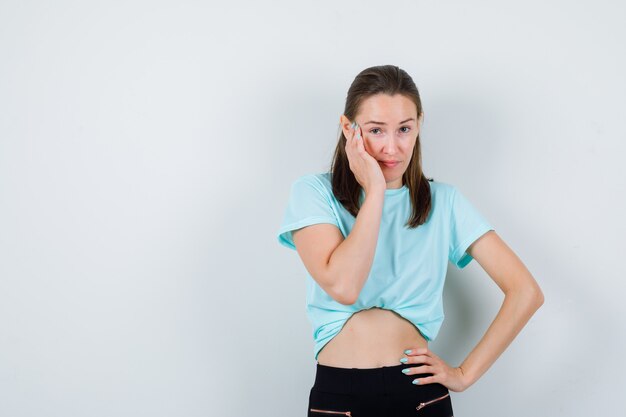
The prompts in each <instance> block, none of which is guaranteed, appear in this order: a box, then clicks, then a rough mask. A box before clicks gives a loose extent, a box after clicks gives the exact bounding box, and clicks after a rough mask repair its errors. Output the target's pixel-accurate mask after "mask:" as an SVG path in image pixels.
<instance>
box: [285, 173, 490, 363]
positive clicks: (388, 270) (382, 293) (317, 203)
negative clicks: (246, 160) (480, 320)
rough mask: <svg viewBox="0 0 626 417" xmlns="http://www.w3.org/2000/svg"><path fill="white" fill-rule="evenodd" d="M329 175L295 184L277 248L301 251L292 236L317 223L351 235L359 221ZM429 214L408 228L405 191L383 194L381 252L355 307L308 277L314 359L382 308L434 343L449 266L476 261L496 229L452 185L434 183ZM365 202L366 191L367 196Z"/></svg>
mask: <svg viewBox="0 0 626 417" xmlns="http://www.w3.org/2000/svg"><path fill="white" fill-rule="evenodd" d="M330 175H331V174H330V173H329V172H325V173H320V174H306V175H303V176H301V177H299V178H297V179H296V180H295V181H294V182H293V183H292V185H291V191H290V195H289V199H288V202H287V208H286V210H285V213H284V217H283V221H282V224H281V226H280V228H279V230H278V234H277V237H278V242H279V243H280V244H282V245H284V246H286V247H288V248H290V249H293V250H295V249H296V247H295V245H294V243H293V240H292V236H291V232H292V231H294V230H296V229H300V228H302V227H305V226H309V225H312V224H318V223H330V224H334V225H335V226H337V227H338V228H339V230H340V231H341V233H342V234H343V236H344V238H345V237H346V236H348V234H349V233H350V231H351V230H352V227H353V225H354V222H355V220H356V218H355V217H354V216H353V215H352V214H350V213H349V212H348V211H347V210H346V209H345V208H344V207H343V206H342V205H341V203H340V202H339V201H337V200H336V199H335V197H334V195H333V193H332V185H331V182H330ZM429 184H430V190H431V195H432V203H431V204H432V206H431V211H430V213H429V215H428V217H427V220H426V222H425V223H424V224H422V225H420V226H418V227H417V228H414V229H410V228H408V227H406V226H405V223H406V222H407V220H408V219H409V217H410V215H411V210H412V207H411V200H410V195H409V189H408V188H407V187H406V185H404V186H402V187H401V188H396V189H387V190H385V200H384V204H383V213H382V218H381V225H380V231H379V235H378V242H377V245H376V252H375V255H374V261H373V264H372V268H371V270H370V274H369V276H368V278H367V281H366V282H365V284H364V286H363V288H362V290H361V293H360V294H359V297H358V299H357V301H356V302H355V303H354V304H351V305H343V304H341V303H339V302H337V301H335V300H334V299H333V298H332V297H330V296H329V295H328V294H327V293H326V292H325V291H324V290H323V289H322V287H320V286H319V285H318V284H317V282H316V281H315V280H314V279H313V277H311V275H310V274H309V273H308V271H307V270H306V268H305V272H306V275H307V276H306V313H307V317H308V319H309V321H310V322H311V324H312V326H313V339H314V341H315V348H314V354H315V360H317V356H318V354H319V352H320V350H321V349H322V348H323V347H324V345H325V344H326V343H328V342H329V341H330V340H331V339H332V338H333V337H334V336H336V335H337V333H339V332H340V331H341V329H342V327H343V325H344V324H345V322H346V321H347V320H348V318H350V316H351V315H352V314H354V313H356V312H358V311H360V310H363V309H369V308H372V307H379V308H384V309H389V310H393V311H395V312H396V313H397V314H399V315H400V316H402V317H404V318H406V319H407V320H409V321H410V322H411V323H413V325H415V326H416V328H417V329H418V330H419V331H420V332H421V334H422V335H423V336H424V338H425V339H426V340H428V341H430V340H434V339H435V337H436V336H437V333H438V332H439V329H440V327H441V324H442V322H443V319H444V312H443V299H442V293H443V286H444V281H445V277H446V271H447V268H448V260H449V261H450V262H452V263H453V264H454V265H455V266H456V267H457V268H458V269H462V268H464V267H465V266H466V265H467V264H468V263H470V262H471V261H472V259H473V258H472V257H471V256H470V255H469V254H467V253H466V252H465V250H466V249H467V248H468V247H469V246H470V245H471V244H472V242H474V241H475V240H476V239H478V238H479V237H480V236H482V235H483V234H484V233H486V232H487V231H489V230H493V227H492V226H491V224H490V223H489V222H488V221H487V220H486V219H485V218H484V217H483V216H482V215H481V213H480V212H478V210H477V209H476V208H475V207H474V206H473V205H472V204H471V203H470V202H469V201H468V199H467V198H465V196H463V194H461V192H460V191H459V190H457V189H456V187H454V186H453V185H450V184H446V183H443V182H438V181H429ZM361 197H362V198H363V197H364V191H363V190H361Z"/></svg>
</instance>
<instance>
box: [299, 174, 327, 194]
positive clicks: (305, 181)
mask: <svg viewBox="0 0 626 417" xmlns="http://www.w3.org/2000/svg"><path fill="white" fill-rule="evenodd" d="M294 188H295V189H302V188H305V189H309V190H316V191H318V192H319V193H320V194H324V195H326V196H330V195H331V194H332V189H333V187H332V183H331V179H330V172H320V173H308V174H304V175H301V176H299V177H297V178H296V179H295V180H294V181H293V183H292V189H294Z"/></svg>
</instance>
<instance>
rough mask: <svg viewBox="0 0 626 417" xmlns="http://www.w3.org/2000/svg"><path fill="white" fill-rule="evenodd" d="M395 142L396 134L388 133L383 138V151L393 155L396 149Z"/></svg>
mask: <svg viewBox="0 0 626 417" xmlns="http://www.w3.org/2000/svg"><path fill="white" fill-rule="evenodd" d="M397 148H398V146H397V143H396V136H395V135H389V136H388V137H387V139H386V140H385V144H384V147H383V152H384V153H386V154H389V155H394V154H395V153H396V151H397Z"/></svg>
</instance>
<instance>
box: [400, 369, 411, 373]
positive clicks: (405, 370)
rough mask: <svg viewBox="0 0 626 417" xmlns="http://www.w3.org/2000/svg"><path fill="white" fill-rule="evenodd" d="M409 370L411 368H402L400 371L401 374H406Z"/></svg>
mask: <svg viewBox="0 0 626 417" xmlns="http://www.w3.org/2000/svg"><path fill="white" fill-rule="evenodd" d="M410 370H411V368H404V369H403V370H402V373H403V374H408V373H409V371H410Z"/></svg>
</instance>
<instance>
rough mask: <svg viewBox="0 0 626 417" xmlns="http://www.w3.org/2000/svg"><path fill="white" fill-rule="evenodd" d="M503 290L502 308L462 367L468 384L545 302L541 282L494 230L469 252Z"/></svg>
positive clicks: (480, 374) (502, 349) (477, 242)
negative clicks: (540, 286)
mask: <svg viewBox="0 0 626 417" xmlns="http://www.w3.org/2000/svg"><path fill="white" fill-rule="evenodd" d="M466 252H467V253H469V254H470V255H471V256H472V257H473V258H474V259H475V260H476V261H477V262H478V263H479V264H480V265H481V266H482V268H483V269H484V270H485V272H487V274H489V276H490V277H491V278H492V279H493V280H494V281H495V283H496V284H497V285H498V287H500V289H501V290H502V291H503V292H504V294H505V297H504V301H503V303H502V307H501V308H500V310H499V311H498V314H497V315H496V317H495V319H494V320H493V322H492V323H491V325H490V326H489V328H488V329H487V331H486V332H485V334H484V336H483V337H482V339H481V340H480V341H479V342H478V344H477V345H476V347H475V348H474V349H473V350H472V351H471V352H470V353H469V355H468V356H467V357H466V358H465V360H464V361H463V363H462V364H461V365H460V366H459V368H460V369H461V371H462V374H463V378H464V379H465V385H466V387H469V386H470V385H472V384H473V383H474V382H476V381H477V380H478V379H479V378H480V377H481V376H482V375H483V374H484V373H485V372H486V371H487V369H489V367H491V365H492V364H493V363H494V362H495V361H496V359H497V358H498V357H499V356H500V355H501V354H502V352H504V350H505V349H506V348H507V347H508V346H509V345H510V344H511V342H512V341H513V339H514V338H515V337H516V336H517V334H518V333H519V332H520V331H521V330H522V328H523V327H524V326H525V325H526V323H527V322H528V320H530V318H531V317H532V315H533V314H534V313H535V311H537V309H539V307H540V306H541V305H542V304H543V302H544V297H543V293H542V291H541V289H540V288H539V285H538V284H537V282H536V281H535V279H534V278H533V276H532V275H531V273H530V272H529V271H528V269H527V268H526V266H525V265H524V264H523V263H522V261H521V260H520V259H519V258H518V257H517V256H516V255H515V253H514V252H513V251H512V250H511V249H510V248H509V247H508V246H507V244H506V243H504V241H503V240H502V239H501V238H500V236H498V234H497V233H496V232H495V231H490V232H487V233H485V234H484V235H483V236H482V237H481V238H479V239H478V240H477V241H475V242H474V243H473V244H472V245H470V247H469V248H468V249H467V251H466Z"/></svg>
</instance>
